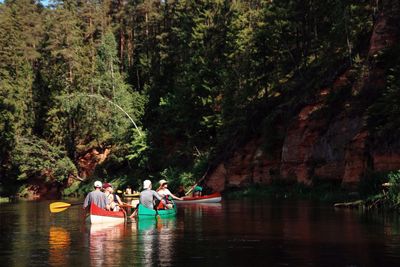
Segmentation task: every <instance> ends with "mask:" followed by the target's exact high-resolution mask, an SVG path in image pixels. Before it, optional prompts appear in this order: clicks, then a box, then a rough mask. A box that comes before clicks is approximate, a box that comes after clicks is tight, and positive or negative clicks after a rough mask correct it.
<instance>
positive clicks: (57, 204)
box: [50, 202, 71, 213]
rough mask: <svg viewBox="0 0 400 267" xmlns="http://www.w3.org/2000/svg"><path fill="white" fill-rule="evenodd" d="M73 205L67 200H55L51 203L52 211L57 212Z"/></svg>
mask: <svg viewBox="0 0 400 267" xmlns="http://www.w3.org/2000/svg"><path fill="white" fill-rule="evenodd" d="M70 206H71V204H69V203H65V202H54V203H51V204H50V212H52V213H56V212H62V211H64V210H66V209H68V208H69V207H70Z"/></svg>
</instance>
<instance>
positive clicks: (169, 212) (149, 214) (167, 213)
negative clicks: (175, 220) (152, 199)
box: [137, 204, 177, 219]
mask: <svg viewBox="0 0 400 267" xmlns="http://www.w3.org/2000/svg"><path fill="white" fill-rule="evenodd" d="M176 213H177V208H176V205H174V208H173V209H166V210H158V215H159V216H160V217H161V218H168V217H173V216H176ZM137 215H138V217H139V219H142V218H143V219H144V218H154V217H156V216H157V213H156V211H155V210H153V209H148V208H146V207H144V206H143V205H141V204H139V208H138V214H137Z"/></svg>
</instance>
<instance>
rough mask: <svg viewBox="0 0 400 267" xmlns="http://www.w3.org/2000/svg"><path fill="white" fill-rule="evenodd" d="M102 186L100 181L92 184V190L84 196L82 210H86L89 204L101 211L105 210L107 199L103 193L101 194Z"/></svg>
mask: <svg viewBox="0 0 400 267" xmlns="http://www.w3.org/2000/svg"><path fill="white" fill-rule="evenodd" d="M102 186H103V184H102V183H101V182H100V181H96V182H94V190H93V191H92V192H90V193H89V194H88V195H87V196H86V198H85V201H84V202H83V208H84V209H86V208H87V207H88V206H89V205H90V204H91V203H93V204H95V205H96V206H98V207H100V208H102V209H106V207H107V197H106V195H105V194H104V193H103V192H101V187H102Z"/></svg>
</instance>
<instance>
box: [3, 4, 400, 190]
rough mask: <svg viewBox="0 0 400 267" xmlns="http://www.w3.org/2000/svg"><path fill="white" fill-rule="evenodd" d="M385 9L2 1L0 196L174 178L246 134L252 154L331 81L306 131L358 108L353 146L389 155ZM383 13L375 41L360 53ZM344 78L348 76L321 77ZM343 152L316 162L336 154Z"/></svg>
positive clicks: (391, 117) (392, 71) (391, 105)
mask: <svg viewBox="0 0 400 267" xmlns="http://www.w3.org/2000/svg"><path fill="white" fill-rule="evenodd" d="M399 5H400V4H399V3H397V1H390V0H382V1H379V0H376V1H375V0H373V1H372V0H361V1H360V0H350V1H348V0H326V1H317V0H275V1H273V0H257V1H256V0H240V1H239V0H212V1H211V0H192V1H190V0H179V1H174V0H159V1H156V0H102V1H93V0H86V1H82V0H75V1H73V0H60V1H59V0H55V1H52V2H49V3H48V5H43V4H42V3H40V2H38V1H35V0H4V1H3V2H2V3H0V178H1V179H0V195H15V194H17V193H19V194H21V195H24V194H26V193H27V192H28V191H32V190H33V191H35V190H36V191H37V192H39V194H42V195H46V194H52V192H53V193H54V192H56V193H61V192H62V193H63V194H65V195H68V194H71V193H76V192H79V193H84V192H87V191H88V190H89V189H90V187H91V185H92V183H93V181H94V180H96V179H100V180H102V181H111V182H113V183H114V184H116V185H117V187H118V186H119V187H121V188H122V187H124V186H126V185H131V186H133V187H134V188H139V187H140V184H141V182H142V181H143V180H144V179H148V178H149V179H151V180H152V181H158V180H159V179H167V180H169V181H171V186H172V188H174V187H177V185H179V184H183V185H185V186H186V187H188V186H190V185H191V184H193V183H195V181H196V180H198V179H199V178H201V177H202V176H203V175H205V174H207V172H210V171H212V170H215V168H216V167H217V166H218V165H219V164H220V163H222V162H228V161H229V160H230V159H232V157H234V155H235V153H237V151H238V150H240V149H241V148H242V147H243V146H245V145H246V144H247V143H248V142H249V141H251V140H261V141H259V142H258V145H257V147H258V148H259V149H261V151H262V153H263V155H265V156H264V157H265V159H266V160H267V159H270V158H274V157H276V155H277V154H278V155H282V147H284V146H285V144H287V143H288V142H287V141H286V140H287V139H286V138H287V136H288V130H290V129H291V127H292V126H293V120H294V118H296V116H297V115H298V114H299V113H300V112H301V110H302V109H303V108H304V107H305V106H307V105H309V104H310V103H315V102H318V101H319V100H318V97H319V96H320V91H321V89H323V88H336V89H337V90H328V93H327V95H326V97H325V98H324V100H323V108H320V109H319V110H318V112H314V113H313V114H312V116H313V118H314V119H315V120H318V119H320V118H323V119H324V121H325V122H326V123H325V124H324V125H325V126H318V127H320V128H321V129H322V128H329V127H328V126H329V125H332V123H331V122H332V121H335V119H336V118H338V117H339V115H340V116H341V117H346V118H355V117H357V118H361V119H360V122H359V123H357V125H358V126H357V127H359V128H362V129H363V130H365V131H366V132H368V137H367V138H366V141H365V143H366V144H367V145H368V149H370V150H373V151H380V152H382V153H389V152H390V153H392V154H393V153H394V154H396V153H397V152H400V142H398V140H397V137H398V136H399V134H400V127H399V126H400V108H399V107H400V105H399V104H400V91H399V90H400V45H399V43H398V42H394V41H393V40H398V37H399V35H400V33H399V30H398V29H397V28H396V26H393V27H391V25H399V24H398V23H399V21H400V20H399V15H398V14H400V12H399V10H400V7H399ZM396 14H397V15H396ZM383 19H386V20H385V21H386V24H384V26H385V27H386V28H384V29H383V30H382V29H381V32H382V31H383V32H385V33H387V35H388V36H384V38H387V41H386V43H387V44H388V45H387V46H385V47H383V48H382V49H375V50H374V51H373V52H371V50H372V48H371V36H373V33H374V30H375V29H376V25H378V24H377V22H379V21H382V20H383ZM381 24H382V25H383V23H381ZM381 24H379V25H381ZM377 32H378V33H379V31H377ZM390 38H392V39H390ZM390 40H392V41H393V42H391V41H390ZM344 74H345V77H346V79H347V80H346V81H348V82H347V83H345V84H344V85H342V86H336V87H335V86H333V85H335V84H336V82H337V81H338V78H340V77H343V75H344ZM365 77H367V78H365ZM366 81H367V82H366ZM372 82H374V83H372ZM366 84H367V85H366ZM371 84H372V85H371ZM343 112H344V113H343ZM351 138H353V137H351ZM351 138H350V137H349V140H350V139H351ZM325 139H328V141H329V138H328V137H327V138H325ZM325 139H324V140H325ZM351 140H353V139H351ZM344 143H345V144H343V147H344V148H343V149H345V147H346V146H347V145H348V144H349V143H350V141H348V140H347V141H346V142H344ZM341 147H342V146H339V148H336V149H338V150H340V149H341ZM343 151H344V150H343ZM339 154H340V153H339ZM342 154H343V155H344V152H343V153H341V154H340V155H342ZM399 154H400V153H399ZM335 155H336V154H335ZM343 155H342V156H337V157H334V156H333V157H332V158H334V161H335V162H339V163H340V164H342V162H344V161H345V156H343ZM346 155H347V154H346ZM279 157H281V156H279ZM321 158H322V157H320V158H318V157H313V158H310V159H307V161H306V163H305V164H306V165H307V168H308V169H307V170H308V171H309V170H311V169H310V168H312V173H311V174H310V172H308V173H309V174H310V175H309V176H310V177H311V178H310V179H311V180H310V181H318V179H317V178H318V176H323V174H324V172H322V171H320V172H318V170H320V169H318V166H322V165H323V164H325V163H326V162H327V160H326V158H323V159H321ZM279 161H280V162H282V161H283V159H282V158H279ZM367 162H370V161H367ZM398 162H400V161H398ZM318 164H319V165H318ZM374 166H375V169H374V168H373V167H374ZM376 166H377V165H376V164H375V165H374V164H372V163H371V164H369V165H368V164H367V167H366V169H367V171H365V172H363V175H362V176H361V177H360V179H361V180H362V179H363V177H367V176H368V174H370V173H371V172H374V171H376ZM397 169H400V164H397V165H396V164H394V165H392V166H390V167H387V168H386V169H385V171H394V170H397ZM368 170H370V171H369V172H368ZM283 173H284V171H275V170H271V171H270V173H269V175H272V174H273V175H274V177H275V178H276V177H279V176H280V174H282V175H283ZM285 175H286V177H289V176H291V175H294V174H292V173H289V174H285ZM285 175H283V176H285ZM368 177H369V176H368ZM314 178H315V179H314ZM276 179H279V178H276ZM294 179H295V180H296V177H295V178H294ZM307 179H308V178H307ZM340 179H341V178H340ZM340 179H339V180H340ZM297 180H299V179H297ZM269 182H270V180H268V181H264V180H263V181H261V183H266V184H268V183H269ZM252 183H257V182H254V181H250V182H248V183H247V184H252ZM244 185H246V184H244ZM240 186H242V184H241V185H240Z"/></svg>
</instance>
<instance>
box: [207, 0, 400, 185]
mask: <svg viewBox="0 0 400 267" xmlns="http://www.w3.org/2000/svg"><path fill="white" fill-rule="evenodd" d="M399 6H400V4H399V2H398V1H389V0H388V1H380V3H379V9H378V10H377V11H376V12H377V14H376V20H375V22H374V26H373V29H372V34H371V37H370V41H369V47H368V51H366V53H365V55H364V57H365V63H364V66H362V67H361V68H362V71H361V75H358V76H356V77H355V76H354V72H353V70H354V66H349V67H348V68H347V69H346V70H344V71H343V72H341V73H340V74H339V75H338V76H337V77H336V80H335V82H334V83H333V84H332V85H331V86H329V87H327V88H320V89H319V93H318V95H317V96H316V97H315V98H314V99H315V100H314V102H313V103H308V104H307V105H305V106H303V107H302V108H301V110H300V112H298V114H297V115H296V116H295V117H294V118H292V120H291V122H290V123H289V126H288V127H285V129H284V139H283V143H282V144H281V146H280V147H279V148H278V149H277V150H276V151H272V152H271V151H267V152H268V153H266V151H265V150H264V149H262V144H263V142H264V140H263V138H260V137H255V138H254V139H253V140H251V141H249V142H248V143H247V144H245V145H243V146H242V147H241V148H239V149H237V150H236V151H235V152H234V154H233V155H232V156H230V157H229V158H228V159H225V160H224V161H223V162H220V163H219V165H217V166H216V167H215V168H214V170H213V171H212V172H210V173H209V175H208V178H207V185H208V186H209V187H211V188H213V189H214V190H218V191H222V190H225V189H227V188H230V187H242V186H246V185H249V184H268V183H270V182H271V181H272V180H274V179H282V180H291V181H297V182H300V183H304V184H307V185H310V184H312V182H313V181H314V180H315V179H320V180H330V181H333V182H335V183H341V184H342V185H343V186H349V187H351V186H355V185H357V184H358V183H359V182H360V179H362V178H363V177H364V176H365V174H366V172H367V171H390V170H395V169H400V151H390V152H381V151H380V150H379V149H377V147H376V146H372V145H371V133H370V132H369V131H368V129H367V127H365V126H366V114H367V113H366V112H367V108H368V106H369V105H370V104H371V103H372V102H373V101H374V99H373V97H374V95H376V94H375V92H379V91H381V90H383V89H384V88H385V86H386V84H385V82H386V77H385V73H384V70H383V67H382V64H379V62H377V61H376V60H375V58H376V57H377V55H379V53H381V52H382V51H384V50H385V49H388V48H390V47H392V46H393V45H396V42H398V41H399V39H400V38H399V37H400V30H399V25H400V23H399V22H400V7H399ZM341 90H347V91H348V95H349V96H350V97H348V98H347V99H346V100H345V101H342V102H340V103H335V105H336V106H335V107H334V112H333V113H332V112H330V113H329V114H326V110H329V109H330V110H332V106H330V107H329V105H331V103H329V96H330V95H331V94H333V93H335V92H340V91H341ZM363 95H365V96H369V97H370V99H368V97H363ZM352 96H361V97H358V98H354V97H352ZM360 99H361V101H360ZM355 107H357V108H355ZM360 107H361V108H360ZM271 155H272V156H271Z"/></svg>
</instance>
